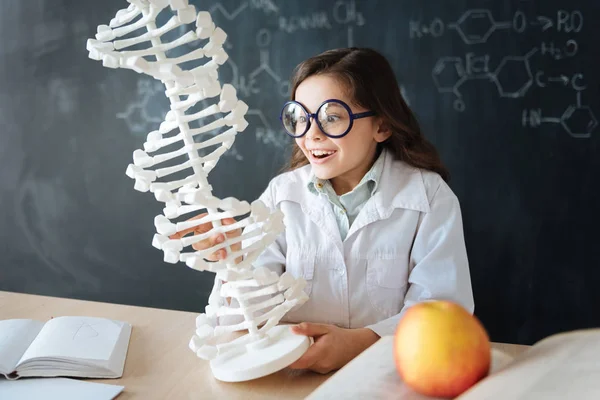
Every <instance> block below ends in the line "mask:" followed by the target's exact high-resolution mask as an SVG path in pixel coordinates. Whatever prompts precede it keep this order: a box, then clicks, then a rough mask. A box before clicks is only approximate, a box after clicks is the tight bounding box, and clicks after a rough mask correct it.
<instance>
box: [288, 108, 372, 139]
mask: <svg viewBox="0 0 600 400" xmlns="http://www.w3.org/2000/svg"><path fill="white" fill-rule="evenodd" d="M327 103H337V104H339V105H341V106H342V107H344V108H345V109H346V111H348V115H349V116H350V124H349V125H348V129H346V131H345V132H344V133H342V134H340V135H330V134H329V133H326V132H325V131H324V130H323V127H322V126H321V123H320V122H319V118H318V115H319V111H321V107H323V106H324V105H325V104H327ZM290 104H296V105H298V106H300V108H302V111H304V113H305V114H306V116H307V117H308V123H307V124H306V129H305V130H304V132H302V133H301V134H300V135H293V134H291V133H290V132H289V131H288V130H287V129H286V127H285V124H284V123H283V111H284V110H285V108H286V107H287V106H288V105H290ZM375 115H376V113H375V111H364V112H360V113H353V112H352V110H351V109H350V107H349V106H348V104H346V103H344V102H343V101H341V100H338V99H329V100H325V101H324V102H322V103H321V104H320V105H319V107H318V108H317V112H315V113H312V114H311V113H309V112H308V111H307V110H306V108H304V106H303V105H302V104H300V103H299V102H297V101H295V100H291V101H288V102H286V103H285V104H284V105H283V107H282V108H281V113H280V114H279V120H280V121H281V124H282V125H283V129H285V133H287V134H288V135H289V136H291V137H293V138H294V139H298V138H301V137H302V136H304V135H306V132H308V131H309V130H310V125H311V120H315V121H316V122H317V126H318V127H319V129H320V130H321V132H323V134H324V135H325V136H327V137H330V138H333V139H339V138H341V137H344V136H346V135H347V134H348V132H350V131H351V130H352V126H353V125H354V120H356V119H361V118H366V117H373V116H375Z"/></svg>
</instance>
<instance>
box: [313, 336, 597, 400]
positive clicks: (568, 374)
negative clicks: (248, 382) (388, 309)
mask: <svg viewBox="0 0 600 400" xmlns="http://www.w3.org/2000/svg"><path fill="white" fill-rule="evenodd" d="M392 349H393V337H392V336H384V337H382V338H381V339H380V340H378V341H377V342H376V343H375V344H374V345H373V346H371V347H370V348H368V349H367V350H365V351H364V352H363V353H361V354H360V355H359V356H358V357H356V358H355V359H354V360H352V361H351V362H349V363H348V364H347V365H346V366H345V367H344V368H342V369H340V370H339V371H338V372H336V373H335V374H334V375H333V376H332V377H331V378H329V379H328V380H326V381H325V382H324V383H323V384H321V386H319V387H318V388H317V389H316V390H315V391H314V392H312V393H311V394H310V395H309V396H308V397H307V398H306V400H319V399H323V400H331V399H338V398H340V399H347V400H351V399H356V400H358V399H373V400H376V399H399V400H431V399H433V398H432V397H427V396H423V395H420V394H418V393H416V392H414V391H413V390H411V389H410V388H408V387H407V386H406V385H405V384H404V383H403V382H402V380H401V379H400V377H399V375H398V373H397V372H396V367H395V365H394V356H393V353H392ZM349 382H352V384H351V385H350V384H349ZM482 399H485V400H511V399H527V400H565V399H577V400H598V399H600V329H588V330H577V331H572V332H567V333H560V334H556V335H552V336H549V337H547V338H545V339H543V340H541V341H539V342H538V343H536V344H534V345H533V346H531V347H530V348H528V349H527V350H525V351H524V352H523V353H521V354H519V355H518V356H517V357H510V356H508V355H506V354H504V353H501V352H499V351H497V350H493V351H492V367H491V372H490V374H489V375H488V376H487V377H486V378H484V379H482V380H481V381H479V382H478V383H477V384H475V385H474V386H473V387H471V388H470V389H469V390H467V391H466V392H464V393H463V394H462V395H460V396H459V397H457V398H456V400H482Z"/></svg>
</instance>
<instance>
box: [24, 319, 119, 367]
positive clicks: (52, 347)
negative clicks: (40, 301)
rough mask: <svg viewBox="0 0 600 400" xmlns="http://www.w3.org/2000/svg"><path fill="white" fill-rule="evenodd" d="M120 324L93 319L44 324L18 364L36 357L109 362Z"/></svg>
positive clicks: (65, 320) (66, 320) (53, 321)
mask: <svg viewBox="0 0 600 400" xmlns="http://www.w3.org/2000/svg"><path fill="white" fill-rule="evenodd" d="M122 329H123V322H120V321H113V320H109V319H104V318H93V317H57V318H54V319H51V320H50V321H48V322H46V324H45V325H44V327H43V328H42V330H41V331H40V333H39V334H38V336H37V338H36V339H35V340H34V341H33V343H32V344H31V346H30V347H29V349H27V351H26V352H25V354H24V355H23V357H22V358H21V361H20V363H21V362H24V361H26V360H28V359H32V358H37V357H46V358H52V357H61V358H72V359H88V360H99V361H106V362H107V361H109V359H110V357H111V354H112V352H113V349H114V347H115V345H116V343H117V339H118V338H119V334H120V333H121V330H122Z"/></svg>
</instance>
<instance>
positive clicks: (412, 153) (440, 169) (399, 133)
mask: <svg viewBox="0 0 600 400" xmlns="http://www.w3.org/2000/svg"><path fill="white" fill-rule="evenodd" d="M317 74H328V75H332V76H334V77H336V78H338V79H340V81H341V82H342V83H343V84H345V86H346V88H347V90H348V91H349V92H348V94H349V95H350V97H351V98H352V99H354V103H356V104H357V105H359V106H361V107H364V108H366V109H367V110H372V111H375V112H376V113H377V116H378V117H379V118H381V119H382V122H383V123H385V124H387V126H388V127H389V128H390V129H391V131H392V135H391V136H390V137H389V138H388V139H387V140H386V141H384V142H383V143H380V146H382V147H383V148H387V149H389V150H390V151H391V153H392V154H393V155H394V158H395V159H397V160H402V161H404V162H406V163H408V164H410V165H412V166H414V167H417V168H423V169H426V170H429V171H433V172H437V173H438V174H439V175H440V176H441V177H442V178H443V179H444V180H445V181H448V180H449V179H450V174H449V172H448V170H447V169H446V167H444V165H443V164H442V161H441V159H440V156H439V154H438V152H437V150H436V149H435V147H434V146H433V144H431V143H430V142H429V141H428V140H427V139H426V138H425V137H424V136H423V134H422V133H421V128H420V127H419V124H418V122H417V119H416V118H415V116H414V114H413V113H412V111H411V110H410V108H409V107H408V105H407V104H406V101H404V98H403V97H402V94H401V93H400V89H399V87H398V83H397V81H396V76H395V75H394V71H393V70H392V67H391V66H390V64H389V63H388V61H387V60H386V58H385V57H384V56H383V55H381V54H380V53H378V52H377V51H375V50H372V49H368V48H356V47H351V48H345V49H334V50H328V51H326V52H324V53H321V54H319V55H317V56H314V57H311V58H309V59H308V60H306V61H304V62H302V63H301V64H299V65H298V66H297V67H296V69H295V70H294V76H293V78H292V83H291V98H292V100H294V96H295V93H296V89H297V88H298V85H300V84H301V83H302V82H303V81H304V80H305V79H306V78H308V77H309V76H312V75H317ZM308 163H309V161H308V160H307V159H306V157H305V156H304V154H303V153H302V150H301V149H300V147H298V145H296V144H295V143H294V147H293V150H292V157H291V160H290V164H289V167H288V168H287V170H289V171H291V170H294V169H296V168H299V167H302V166H304V165H306V164H308Z"/></svg>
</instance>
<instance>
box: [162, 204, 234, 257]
mask: <svg viewBox="0 0 600 400" xmlns="http://www.w3.org/2000/svg"><path fill="white" fill-rule="evenodd" d="M207 215H208V214H207V213H204V214H200V215H197V216H195V217H193V218H190V219H189V220H188V221H191V220H194V219H200V218H203V217H205V216H207ZM235 222H236V221H235V219H233V218H224V219H222V220H221V223H222V224H223V225H231V224H233V223H235ZM211 229H213V224H212V222H207V223H205V224H201V225H198V226H195V227H193V228H189V229H184V230H183V231H181V232H177V233H176V234H174V235H171V236H169V237H170V238H171V239H181V238H182V237H184V236H186V235H188V234H190V233H193V234H194V235H199V234H202V233H206V232H208V231H210V230H211ZM241 234H242V230H241V229H236V230H234V231H230V232H228V233H227V234H226V235H225V234H223V233H217V234H215V235H213V236H211V237H209V238H208V239H205V240H202V241H200V242H198V243H194V244H193V245H192V247H193V248H194V250H205V249H208V248H209V247H213V246H216V245H218V244H220V243H223V242H224V241H225V239H226V238H229V239H231V238H234V237H238V236H240V235H241ZM230 247H231V250H232V251H239V250H240V249H241V248H242V245H241V243H240V242H238V243H235V244H232V245H231V246H230ZM226 257H227V250H226V249H220V250H217V251H215V252H214V253H212V254H211V255H209V256H208V257H206V259H207V260H209V261H218V260H223V259H225V258H226ZM238 260H241V257H240V258H239V259H238ZM238 260H236V261H238Z"/></svg>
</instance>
